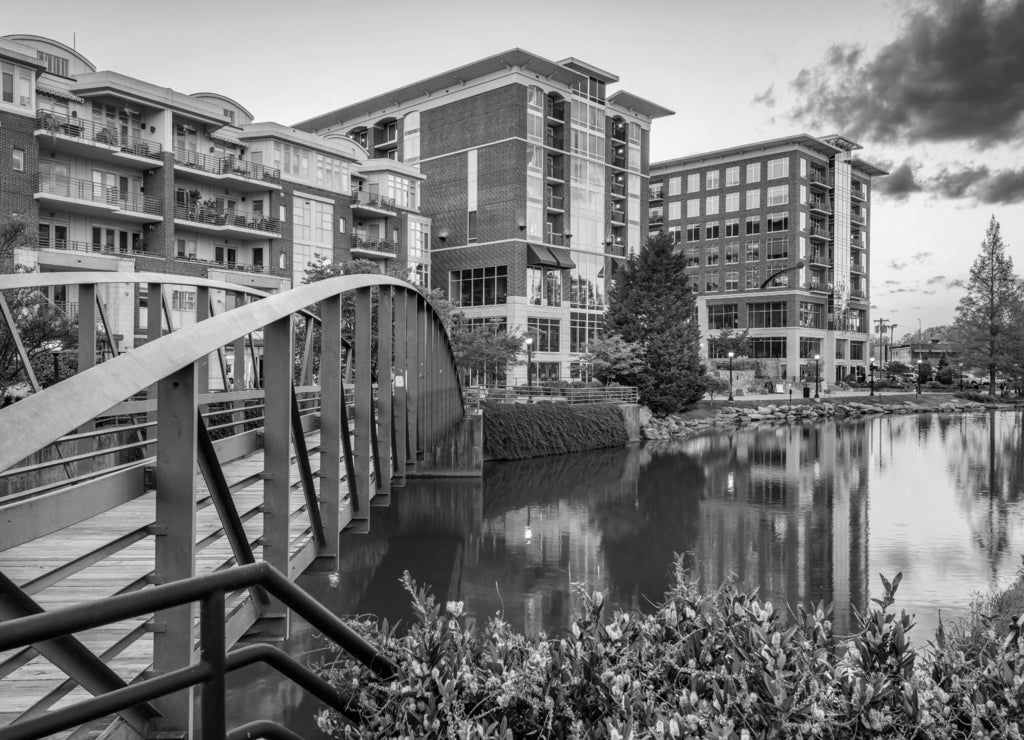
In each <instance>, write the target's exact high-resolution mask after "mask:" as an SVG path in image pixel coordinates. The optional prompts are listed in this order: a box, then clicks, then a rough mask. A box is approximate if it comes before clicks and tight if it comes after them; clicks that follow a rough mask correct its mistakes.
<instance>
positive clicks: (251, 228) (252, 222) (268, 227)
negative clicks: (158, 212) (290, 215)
mask: <svg viewBox="0 0 1024 740" xmlns="http://www.w3.org/2000/svg"><path fill="white" fill-rule="evenodd" d="M174 221H175V223H176V224H179V225H181V226H188V227H189V228H192V229H195V230H196V231H201V232H203V233H205V234H215V235H219V236H226V237H234V238H236V239H276V238H278V237H280V236H281V222H280V221H278V220H277V219H276V218H266V217H265V216H264V215H263V214H262V213H252V212H249V213H247V212H245V211H239V210H237V209H236V210H227V209H218V208H217V207H215V206H211V205H209V203H193V204H190V205H183V204H180V203H179V204H177V205H175V206H174Z"/></svg>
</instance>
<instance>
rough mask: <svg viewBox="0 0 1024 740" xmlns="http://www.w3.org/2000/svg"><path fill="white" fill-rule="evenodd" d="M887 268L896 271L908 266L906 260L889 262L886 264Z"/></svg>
mask: <svg viewBox="0 0 1024 740" xmlns="http://www.w3.org/2000/svg"><path fill="white" fill-rule="evenodd" d="M885 264H886V266H887V267H891V268H892V269H894V270H902V269H903V268H905V267H906V266H907V263H906V262H905V261H904V260H889V261H888V262H886V263H885Z"/></svg>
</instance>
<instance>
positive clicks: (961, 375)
mask: <svg viewBox="0 0 1024 740" xmlns="http://www.w3.org/2000/svg"><path fill="white" fill-rule="evenodd" d="M960 392H961V393H963V392H964V363H962V362H961V363H960Z"/></svg>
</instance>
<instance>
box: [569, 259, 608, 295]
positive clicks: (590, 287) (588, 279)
mask: <svg viewBox="0 0 1024 740" xmlns="http://www.w3.org/2000/svg"><path fill="white" fill-rule="evenodd" d="M573 261H574V262H575V263H576V267H574V268H572V270H571V271H570V273H569V302H570V304H571V305H572V307H573V308H594V309H603V308H604V306H605V300H604V299H605V279H604V255H602V254H583V253H579V252H577V253H574V254H573Z"/></svg>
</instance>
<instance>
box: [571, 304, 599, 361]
mask: <svg viewBox="0 0 1024 740" xmlns="http://www.w3.org/2000/svg"><path fill="white" fill-rule="evenodd" d="M603 328H604V317H603V316H602V315H601V314H599V313H584V312H576V311H573V312H572V313H570V314H569V351H570V352H587V351H588V350H589V348H590V345H591V344H593V342H594V340H595V339H597V335H598V334H600V333H601V331H602V329H603Z"/></svg>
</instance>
